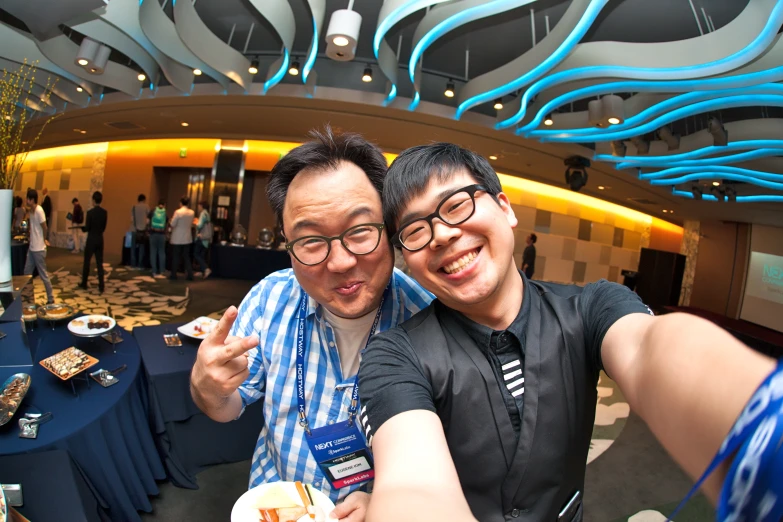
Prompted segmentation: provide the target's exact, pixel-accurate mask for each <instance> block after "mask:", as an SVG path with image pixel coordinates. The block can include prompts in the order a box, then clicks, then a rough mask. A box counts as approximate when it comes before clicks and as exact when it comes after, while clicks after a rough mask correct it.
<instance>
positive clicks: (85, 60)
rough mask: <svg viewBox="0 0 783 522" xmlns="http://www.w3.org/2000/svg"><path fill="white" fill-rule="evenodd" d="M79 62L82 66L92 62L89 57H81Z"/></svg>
mask: <svg viewBox="0 0 783 522" xmlns="http://www.w3.org/2000/svg"><path fill="white" fill-rule="evenodd" d="M78 63H79V65H81V66H82V67H84V66H85V65H87V64H88V63H90V60H88V59H86V58H81V59H80V60H79V61H78Z"/></svg>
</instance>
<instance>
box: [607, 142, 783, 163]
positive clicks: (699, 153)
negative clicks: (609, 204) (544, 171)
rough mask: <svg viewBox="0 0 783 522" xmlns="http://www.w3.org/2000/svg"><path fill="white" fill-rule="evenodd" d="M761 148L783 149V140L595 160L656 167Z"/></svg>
mask: <svg viewBox="0 0 783 522" xmlns="http://www.w3.org/2000/svg"><path fill="white" fill-rule="evenodd" d="M759 148H778V149H783V140H744V141H733V142H731V143H729V144H728V145H725V146H721V145H710V146H709V147H703V148H701V149H696V150H691V151H688V152H680V153H679V154H668V155H660V156H614V155H611V154H596V155H594V156H593V160H594V161H606V162H616V163H617V165H616V166H615V168H617V169H626V168H629V167H645V166H651V167H655V166H658V165H659V164H660V162H664V161H665V162H667V163H666V164H667V165H668V164H669V163H668V162H670V161H671V162H678V161H684V160H691V159H696V158H701V157H703V156H710V155H712V154H723V153H726V152H735V151H738V150H747V149H759Z"/></svg>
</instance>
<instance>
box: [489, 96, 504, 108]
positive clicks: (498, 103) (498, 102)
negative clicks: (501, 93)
mask: <svg viewBox="0 0 783 522" xmlns="http://www.w3.org/2000/svg"><path fill="white" fill-rule="evenodd" d="M492 107H494V108H495V110H496V111H499V110H500V109H502V108H503V100H501V99H500V98H498V99H497V100H495V105H493V106H492Z"/></svg>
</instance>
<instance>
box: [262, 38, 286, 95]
mask: <svg viewBox="0 0 783 522" xmlns="http://www.w3.org/2000/svg"><path fill="white" fill-rule="evenodd" d="M287 71H288V49H285V51H284V53H283V63H282V64H281V65H280V69H279V70H278V71H277V72H276V73H275V75H274V76H272V77H271V78H269V79H268V80H267V81H265V82H264V94H266V91H268V90H269V89H271V88H272V87H274V86H275V85H277V84H278V83H280V80H282V79H283V77H284V76H285V73H286V72H287Z"/></svg>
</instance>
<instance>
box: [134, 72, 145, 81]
mask: <svg viewBox="0 0 783 522" xmlns="http://www.w3.org/2000/svg"><path fill="white" fill-rule="evenodd" d="M136 78H138V79H139V81H140V82H143V81H144V80H146V79H147V75H146V74H144V73H139V75H138V76H137V77H136Z"/></svg>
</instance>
